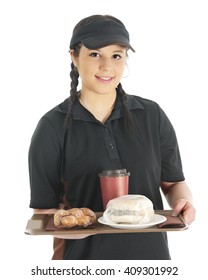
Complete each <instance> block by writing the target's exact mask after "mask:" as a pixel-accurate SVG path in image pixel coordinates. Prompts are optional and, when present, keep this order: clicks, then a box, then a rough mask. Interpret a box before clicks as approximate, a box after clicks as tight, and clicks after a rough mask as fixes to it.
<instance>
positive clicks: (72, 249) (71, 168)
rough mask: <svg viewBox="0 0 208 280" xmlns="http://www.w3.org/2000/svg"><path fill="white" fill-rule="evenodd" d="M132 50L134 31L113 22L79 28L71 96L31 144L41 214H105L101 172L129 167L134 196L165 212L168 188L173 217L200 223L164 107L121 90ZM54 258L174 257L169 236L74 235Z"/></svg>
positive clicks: (104, 19) (34, 197)
mask: <svg viewBox="0 0 208 280" xmlns="http://www.w3.org/2000/svg"><path fill="white" fill-rule="evenodd" d="M128 50H132V51H133V52H134V49H133V48H132V46H131V45H130V42H129V33H128V31H127V30H126V28H125V26H124V25H123V23H122V22H121V21H120V20H118V19H116V18H114V17H112V16H102V15H94V16H90V17H87V18H84V19H83V20H81V21H80V22H79V23H78V24H77V25H76V26H75V28H74V30H73V34H72V38H71V43H70V55H71V59H72V63H71V68H72V69H71V91H70V97H69V98H67V99H66V100H65V101H64V102H63V103H61V104H60V105H58V106H57V107H55V108H53V109H52V110H51V111H49V112H48V113H46V114H45V115H44V116H43V117H42V118H41V119H40V121H39V123H38V125H37V128H36V130H35V132H34V135H33V137H32V141H31V145H30V150H29V173H30V186H31V201H30V207H31V208H34V212H35V213H54V211H56V210H57V209H58V208H62V207H64V208H69V207H89V208H90V209H92V210H93V211H95V212H100V211H103V207H102V198H101V191H100V183H99V177H98V173H99V172H100V171H101V170H106V169H120V168H125V169H127V170H128V171H129V172H130V173H131V176H130V181H129V193H131V194H142V195H145V196H147V197H148V198H149V199H151V201H152V202H153V204H154V209H155V210H157V209H163V203H162V198H161V194H160V188H161V189H162V191H163V193H164V194H165V196H166V198H167V200H168V202H169V204H170V206H171V207H172V208H173V215H178V214H179V213H182V214H183V216H184V219H185V220H186V221H187V223H189V224H190V223H191V222H192V221H193V220H194V218H195V209H194V207H193V204H192V195H191V192H190V190H189V188H188V187H187V185H186V183H185V178H184V174H183V171H182V164H181V159H180V153H179V148H178V144H177V139H176V135H175V132H174V128H173V127H172V125H171V123H170V121H169V119H168V118H167V116H166V114H165V113H164V111H163V110H162V109H161V108H160V106H159V105H158V104H157V103H155V102H153V101H151V100H147V99H144V98H141V97H138V96H134V95H128V94H126V93H125V91H124V90H123V88H122V86H121V83H120V81H121V79H122V76H123V73H124V69H125V64H126V59H127V52H128ZM78 79H80V81H81V90H80V91H78V90H77V86H78ZM63 238H64V239H63ZM78 238H79V239H78ZM53 259H142V260H148V259H151V260H156V259H160V260H165V259H170V253H169V249H168V241H167V235H166V233H132V234H98V235H91V236H85V235H82V236H80V235H78V236H77V235H75V234H74V235H73V234H68V233H67V234H66V236H64V237H63V235H60V236H58V234H57V236H56V238H55V239H54V256H53Z"/></svg>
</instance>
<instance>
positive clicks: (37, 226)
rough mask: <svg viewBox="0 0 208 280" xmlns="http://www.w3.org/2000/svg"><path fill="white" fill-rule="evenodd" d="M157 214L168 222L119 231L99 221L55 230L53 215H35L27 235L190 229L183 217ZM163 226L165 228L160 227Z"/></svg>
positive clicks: (161, 212)
mask: <svg viewBox="0 0 208 280" xmlns="http://www.w3.org/2000/svg"><path fill="white" fill-rule="evenodd" d="M102 214H103V213H102V212H97V213H96V216H97V219H98V218H99V217H101V216H102ZM155 214H159V215H163V216H166V217H167V221H170V222H164V223H162V224H160V225H154V226H152V227H149V228H141V229H117V228H112V227H110V226H107V225H103V224H100V223H99V222H98V221H97V222H96V223H95V225H93V226H90V227H87V228H72V229H55V227H54V226H53V225H52V226H51V225H49V224H50V223H51V220H52V219H53V215H47V214H34V215H33V216H32V217H31V218H30V219H29V220H28V222H27V226H26V229H25V234H29V235H59V234H66V233H73V234H75V233H76V234H107V233H134V232H164V231H181V230H185V229H187V228H188V225H187V224H186V223H185V221H184V220H183V218H182V216H181V215H179V216H178V217H171V210H157V211H155ZM161 225H163V227H160V226H161Z"/></svg>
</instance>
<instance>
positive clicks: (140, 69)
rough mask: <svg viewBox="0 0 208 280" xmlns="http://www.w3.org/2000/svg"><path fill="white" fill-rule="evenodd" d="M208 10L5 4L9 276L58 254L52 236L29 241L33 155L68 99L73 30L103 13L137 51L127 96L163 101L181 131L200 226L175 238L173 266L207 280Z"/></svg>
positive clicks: (56, 0)
mask: <svg viewBox="0 0 208 280" xmlns="http://www.w3.org/2000/svg"><path fill="white" fill-rule="evenodd" d="M206 4H207V1H200V0H198V1H192V0H190V1H184V0H180V1H179V0H175V1H168V0H166V1H162V0H159V1H156V0H155V1H148V0H147V1H136V0H128V1H121V0H113V1H108V0H106V1H98V0H87V1H84V0H79V1H70V0H68V1H67V0H50V1H49V0H41V1H40V0H36V1H35V0H34V1H29V0H27V1H26V0H25V1H23V0H19V1H9V0H7V1H1V4H0V29H1V30H0V31H1V32H0V36H1V40H0V79H1V80H0V93H1V109H0V114H1V115H0V121H1V138H0V139H1V140H0V141H1V145H0V149H1V150H0V155H1V239H2V240H1V247H2V248H1V255H2V256H3V257H4V260H5V263H4V266H3V267H2V269H3V268H4V269H5V271H6V273H7V274H6V275H7V276H8V278H10V276H12V275H16V276H17V277H18V276H21V275H20V274H21V273H22V275H26V276H27V277H26V276H25V277H26V278H27V279H29V277H28V275H27V273H28V269H30V266H31V267H32V266H35V265H38V264H39V263H42V264H44V263H48V262H49V260H50V258H51V255H52V238H51V237H40V236H39V237H37V236H36V237H35V236H26V235H25V234H24V229H25V226H26V222H27V220H28V218H29V217H30V216H31V215H32V210H31V209H29V207H28V205H29V177H28V165H27V155H28V148H29V143H30V138H31V136H32V133H33V131H34V129H35V127H36V124H37V122H38V120H39V118H40V117H41V116H42V115H43V114H44V113H46V112H47V111H48V110H50V109H51V108H53V107H54V106H56V105H57V104H59V103H60V102H62V101H63V100H64V99H65V98H66V97H67V96H68V95H69V85H70V84H69V72H70V57H69V54H68V45H69V41H70V37H71V32H72V29H73V27H74V25H75V24H76V23H77V22H78V21H79V20H80V19H82V18H83V17H85V16H89V15H91V14H96V13H99V14H111V15H114V16H116V17H118V18H119V19H121V20H122V21H123V22H124V24H125V25H126V27H127V29H128V30H129V32H130V36H131V43H132V45H133V47H134V48H135V49H136V53H131V52H129V61H128V65H129V75H128V77H127V78H125V79H123V81H122V84H123V87H124V89H125V90H126V91H127V92H128V93H130V94H135V95H140V96H142V97H145V98H149V99H153V100H155V101H156V102H158V103H159V104H160V106H161V107H162V108H163V109H164V110H165V112H166V113H167V115H168V116H169V118H170V119H171V121H172V123H173V125H174V127H175V130H176V133H177V137H178V141H179V145H180V150H181V155H182V160H183V166H184V172H185V176H186V181H187V183H188V185H189V187H190V188H191V190H192V192H193V196H194V201H195V207H196V209H197V218H196V221H195V222H194V224H193V225H192V226H191V227H190V228H189V229H188V230H187V231H184V232H172V233H170V234H169V243H170V250H171V255H172V259H173V260H172V261H171V262H172V263H174V264H177V265H179V266H181V267H182V266H183V268H184V267H185V268H186V269H185V272H184V275H182V276H181V277H180V279H188V275H192V276H193V275H197V274H198V273H199V274H200V275H204V273H205V272H204V271H205V265H206V260H205V259H204V257H203V256H202V254H203V253H205V256H206V254H207V250H208V241H207V237H206V234H207V233H206V231H207V230H208V226H207V223H208V219H207V211H208V202H207V188H208V185H207V179H206V178H207V156H208V151H207V150H208V149H207V143H208V139H207V138H208V136H207V135H208V134H207V120H208V113H207V100H206V99H205V98H206V97H207V93H208V85H207V79H208V51H207V50H208V38H207V34H208V17H207V15H208V8H207V5H206ZM20 252H21V253H22V256H21V257H20ZM11 260H12V266H11ZM129 264H131V262H129ZM53 265H54V263H53ZM16 269H17V270H16ZM8 278H6V279H8ZM33 279H34V277H33ZM77 279H78V278H77ZM127 279H128V278H127ZM129 279H130V278H129ZM133 279H136V278H133Z"/></svg>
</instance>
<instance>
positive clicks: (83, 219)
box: [54, 207, 96, 228]
mask: <svg viewBox="0 0 208 280" xmlns="http://www.w3.org/2000/svg"><path fill="white" fill-rule="evenodd" d="M95 222H96V215H95V213H94V212H93V211H92V210H91V209H89V208H86V207H83V208H71V209H69V210H57V211H56V213H55V214H54V225H55V226H56V227H57V228H73V227H87V226H89V225H92V224H94V223H95Z"/></svg>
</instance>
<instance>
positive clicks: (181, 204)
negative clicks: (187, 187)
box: [171, 199, 187, 217]
mask: <svg viewBox="0 0 208 280" xmlns="http://www.w3.org/2000/svg"><path fill="white" fill-rule="evenodd" d="M186 203H187V201H186V200H184V199H179V200H177V202H176V203H175V205H174V206H173V210H172V213H171V215H172V216H174V217H176V216H178V215H179V214H180V213H181V212H182V211H183V208H184V207H185V205H186Z"/></svg>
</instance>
